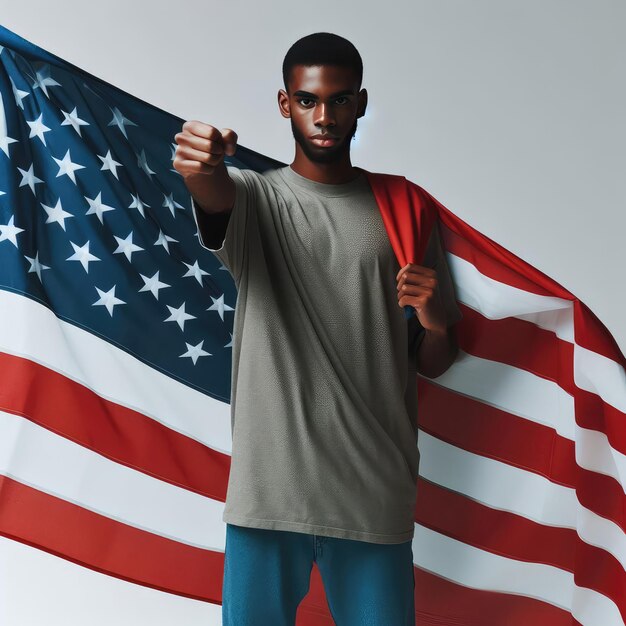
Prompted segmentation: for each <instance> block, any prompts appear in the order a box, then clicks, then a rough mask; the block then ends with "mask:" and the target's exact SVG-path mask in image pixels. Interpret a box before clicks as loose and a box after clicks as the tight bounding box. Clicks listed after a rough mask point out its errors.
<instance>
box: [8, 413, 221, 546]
mask: <svg viewBox="0 0 626 626" xmlns="http://www.w3.org/2000/svg"><path fill="white" fill-rule="evenodd" d="M0 474H4V475H5V476H9V477H10V478H13V479H15V480H17V481H19V482H21V483H24V484H25V485H29V486H31V487H33V488H35V489H38V490H39V491H43V492H45V493H48V494H51V495H53V496H56V497H58V498H61V499H63V500H67V501H68V502H73V503H74V504H77V505H78V506H81V507H82V508H84V509H89V510H90V511H94V512H96V513H99V514H100V515H105V516H106V517H110V518H112V519H115V520H117V521H120V522H123V523H125V524H130V525H132V526H134V527H136V528H140V529H142V530H147V531H149V532H152V533H155V534H158V535H162V536H163V537H168V538H170V539H174V540H175V541H180V542H184V543H187V544H190V545H193V546H197V547H201V548H208V549H210V550H222V551H223V550H224V545H225V541H226V535H225V533H226V525H225V524H224V522H223V521H222V514H223V511H224V503H223V502H220V501H217V500H213V499H211V498H207V497H204V496H201V495H199V494H197V493H195V492H192V491H188V490H186V489H182V488H180V487H176V486H174V485H172V484H170V483H167V482H164V481H161V480H158V479H156V478H153V477H151V476H148V475H146V474H144V473H142V472H138V471H137V470H135V469H132V468H130V467H127V466H125V465H122V464H120V463H116V462H114V461H111V460H110V459H107V458H106V457H104V456H102V455H100V454H97V453H96V452H93V451H92V450H89V449H88V448H84V447H82V446H80V445H78V444H77V443H74V442H73V441H70V440H69V439H66V438H65V437H61V436H60V435H56V434H54V433H53V432H51V431H49V430H48V429H46V428H43V427H41V426H38V425H37V424H34V423H33V422H31V421H29V420H27V419H25V418H23V417H20V416H18V415H13V414H11V413H5V412H3V411H0Z"/></svg>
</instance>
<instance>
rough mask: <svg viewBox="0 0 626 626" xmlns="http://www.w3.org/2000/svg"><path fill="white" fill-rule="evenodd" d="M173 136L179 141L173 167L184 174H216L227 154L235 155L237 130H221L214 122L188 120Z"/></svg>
mask: <svg viewBox="0 0 626 626" xmlns="http://www.w3.org/2000/svg"><path fill="white" fill-rule="evenodd" d="M174 139H175V140H176V144H177V146H176V154H175V155H174V161H173V164H174V169H175V170H176V171H177V172H178V173H179V174H180V175H181V176H182V177H183V178H187V177H189V176H195V175H197V174H206V175H211V174H213V173H214V172H215V168H216V167H217V166H218V165H219V164H220V163H221V162H222V161H223V160H224V156H226V155H228V156H232V155H233V154H235V150H236V148H237V133H236V132H235V131H234V130H231V129H230V128H222V129H221V131H220V130H218V129H217V128H215V126H211V125H210V124H205V123H204V122H198V121H196V120H189V121H187V122H185V123H184V124H183V129H182V131H181V132H180V133H176V135H175V136H174Z"/></svg>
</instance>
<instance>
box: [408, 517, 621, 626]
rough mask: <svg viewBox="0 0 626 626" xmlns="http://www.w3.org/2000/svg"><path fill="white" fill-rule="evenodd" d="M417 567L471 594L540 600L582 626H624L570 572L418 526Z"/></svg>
mask: <svg viewBox="0 0 626 626" xmlns="http://www.w3.org/2000/svg"><path fill="white" fill-rule="evenodd" d="M413 555H414V557H413V558H414V563H415V565H416V566H417V567H420V568H422V569H424V570H426V571H429V572H432V573H433V574H435V575H437V576H440V577H442V578H445V579H447V580H451V581H453V582H455V583H457V584H460V585H464V586H466V587H470V588H472V589H483V590H485V591H498V592H502V593H513V594H516V595H521V596H525V597H528V598H536V599H538V600H541V601H542V602H548V603H550V604H552V605H554V606H557V607H559V608H561V609H564V610H566V611H569V612H571V613H572V615H573V616H574V617H575V618H576V619H577V620H578V621H579V622H580V623H581V624H583V626H597V625H598V624H602V626H623V625H624V622H623V621H622V617H621V614H620V612H619V609H618V608H617V606H616V605H615V603H614V602H613V601H612V600H611V599H610V598H608V597H606V596H604V595H603V594H601V593H598V592H596V591H593V590H591V589H586V588H583V587H579V586H577V585H576V583H575V582H574V576H573V574H572V573H571V572H568V571H565V570H562V569H560V568H557V567H553V566H551V565H544V564H541V563H527V562H524V561H518V560H516V559H510V558H507V557H503V556H500V555H498V554H492V553H491V552H487V551H485V550H480V549H478V548H475V547H473V546H470V545H468V544H465V543H463V542H461V541H457V540H456V539H452V538H451V537H447V536H445V535H442V534H440V533H437V532H435V531H433V530H431V529H429V528H426V527H424V526H421V525H416V526H415V536H414V538H413Z"/></svg>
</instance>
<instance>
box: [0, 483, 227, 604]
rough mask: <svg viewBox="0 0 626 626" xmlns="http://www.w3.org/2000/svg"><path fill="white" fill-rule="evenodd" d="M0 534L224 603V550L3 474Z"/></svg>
mask: <svg viewBox="0 0 626 626" xmlns="http://www.w3.org/2000/svg"><path fill="white" fill-rule="evenodd" d="M0 494H2V495H1V497H2V501H1V502H2V506H0V534H2V535H4V536H5V537H8V538H10V539H15V540H17V541H21V542H22V543H26V544H29V545H31V546H33V547H35V548H39V549H42V550H45V551H46V552H49V553H51V554H54V555H56V556H60V557H62V558H64V559H67V560H69V561H73V562H74V563H78V564H79V565H83V566H85V567H89V568H90V569H93V570H96V571H99V572H102V573H104V574H108V575H112V576H115V577H117V578H121V579H123V580H128V581H130V582H134V583H139V584H142V585H145V586H147V587H152V588H154V589H159V590H161V591H168V592H173V593H176V594H179V595H181V596H186V597H189V598H195V599H197V600H209V601H210V602H216V603H219V602H221V589H220V586H219V584H218V578H219V576H220V575H221V573H222V572H223V569H224V554H223V553H222V552H214V551H211V550H203V549H201V548H197V547H194V546H189V545H186V544H183V543H180V542H178V541H174V540H172V539H168V538H166V537H161V536H160V535H155V534H153V533H150V532H147V531H145V530H140V529H138V528H134V527H133V526H129V525H128V524H123V523H121V522H118V521H116V520H113V519H110V518H108V517H105V516H103V515H99V514H98V513H94V512H93V511H89V510H88V509H85V508H83V507H81V506H78V505H76V504H73V503H71V502H67V501H66V500H62V499H61V498H56V497H55V496H51V495H49V494H46V493H44V492H42V491H39V490H37V489H33V488H32V487H29V486H27V485H24V484H22V483H20V482H18V481H15V480H13V479H11V478H8V477H6V476H0Z"/></svg>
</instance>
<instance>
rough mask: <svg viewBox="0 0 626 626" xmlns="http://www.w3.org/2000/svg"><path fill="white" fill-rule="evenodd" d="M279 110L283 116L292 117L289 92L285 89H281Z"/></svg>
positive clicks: (279, 91) (278, 95) (279, 92)
mask: <svg viewBox="0 0 626 626" xmlns="http://www.w3.org/2000/svg"><path fill="white" fill-rule="evenodd" d="M277 98H278V110H279V111H280V114H281V115H282V116H283V117H286V118H289V117H291V107H290V105H289V94H288V93H287V92H286V91H285V90H284V89H279V90H278V94H277Z"/></svg>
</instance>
